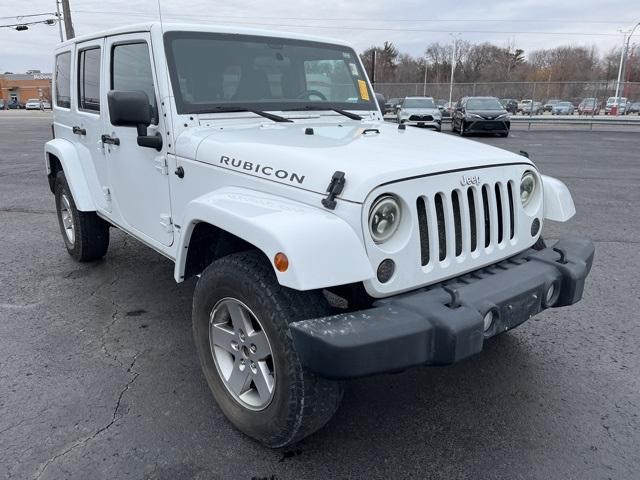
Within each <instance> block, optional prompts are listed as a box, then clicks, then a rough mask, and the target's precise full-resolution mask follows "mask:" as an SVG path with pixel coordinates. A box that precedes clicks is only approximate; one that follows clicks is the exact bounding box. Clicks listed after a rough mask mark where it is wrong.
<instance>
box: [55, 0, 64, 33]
mask: <svg viewBox="0 0 640 480" xmlns="http://www.w3.org/2000/svg"><path fill="white" fill-rule="evenodd" d="M56 12H57V16H58V31H59V32H60V41H61V42H64V37H63V36H62V15H61V14H60V0H56Z"/></svg>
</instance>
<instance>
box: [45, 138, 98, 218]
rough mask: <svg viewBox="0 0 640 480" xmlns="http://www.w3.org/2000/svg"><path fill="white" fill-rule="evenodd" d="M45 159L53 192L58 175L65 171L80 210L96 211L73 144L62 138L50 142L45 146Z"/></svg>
mask: <svg viewBox="0 0 640 480" xmlns="http://www.w3.org/2000/svg"><path fill="white" fill-rule="evenodd" d="M44 157H45V168H46V172H47V178H48V180H49V187H50V188H51V191H52V192H53V188H54V184H55V177H56V175H57V174H58V172H59V171H63V172H64V175H65V177H66V178H67V184H68V185H69V189H70V190H71V195H72V196H73V200H74V202H75V204H76V207H77V208H78V210H80V211H82V212H90V211H95V210H96V208H95V205H94V203H93V199H92V198H91V191H90V190H89V185H88V183H87V180H86V178H85V175H84V171H83V169H82V163H81V162H80V158H79V157H78V153H77V152H76V149H75V148H74V146H73V144H71V142H69V141H67V140H64V139H62V138H56V139H53V140H49V141H48V142H47V143H46V144H45V146H44Z"/></svg>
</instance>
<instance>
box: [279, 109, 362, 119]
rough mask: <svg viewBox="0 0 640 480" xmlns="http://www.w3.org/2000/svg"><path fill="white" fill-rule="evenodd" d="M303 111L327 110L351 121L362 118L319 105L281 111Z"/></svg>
mask: <svg viewBox="0 0 640 480" xmlns="http://www.w3.org/2000/svg"><path fill="white" fill-rule="evenodd" d="M304 110H310V111H320V110H329V111H332V112H336V113H339V114H340V115H344V116H345V117H347V118H350V119H351V120H362V117H361V116H360V115H356V114H355V113H351V112H347V111H346V110H341V109H339V108H329V107H323V106H321V105H305V106H304V107H299V108H287V109H285V110H283V112H295V111H304Z"/></svg>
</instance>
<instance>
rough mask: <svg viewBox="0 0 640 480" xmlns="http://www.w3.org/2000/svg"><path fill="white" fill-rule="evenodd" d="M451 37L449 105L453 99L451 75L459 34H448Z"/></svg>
mask: <svg viewBox="0 0 640 480" xmlns="http://www.w3.org/2000/svg"><path fill="white" fill-rule="evenodd" d="M449 35H451V36H452V37H453V50H452V51H451V78H450V79H449V105H451V99H452V97H453V73H454V71H455V69H456V47H457V45H458V36H459V35H460V34H459V33H455V34H454V33H450V34H449Z"/></svg>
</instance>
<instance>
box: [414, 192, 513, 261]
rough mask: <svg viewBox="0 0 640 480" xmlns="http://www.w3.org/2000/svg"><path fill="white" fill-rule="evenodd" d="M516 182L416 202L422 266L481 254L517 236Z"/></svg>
mask: <svg viewBox="0 0 640 480" xmlns="http://www.w3.org/2000/svg"><path fill="white" fill-rule="evenodd" d="M514 191H515V187H514V183H513V181H508V182H495V183H485V184H483V185H481V186H469V187H465V188H462V189H457V188H456V189H455V190H452V191H448V192H438V193H436V194H435V195H433V196H427V195H421V196H419V197H418V199H417V201H416V209H417V214H418V230H419V235H420V259H421V263H422V266H423V267H424V266H427V265H429V264H430V263H431V262H436V261H439V262H443V261H444V260H446V259H447V258H458V257H461V256H462V255H466V254H478V255H482V252H483V249H484V250H485V251H486V250H487V249H490V247H492V246H497V245H501V244H503V243H504V242H506V241H507V240H512V239H513V238H514V236H515V235H516V223H517V222H516V211H515V207H514V206H515V201H516V199H515V198H514Z"/></svg>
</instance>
